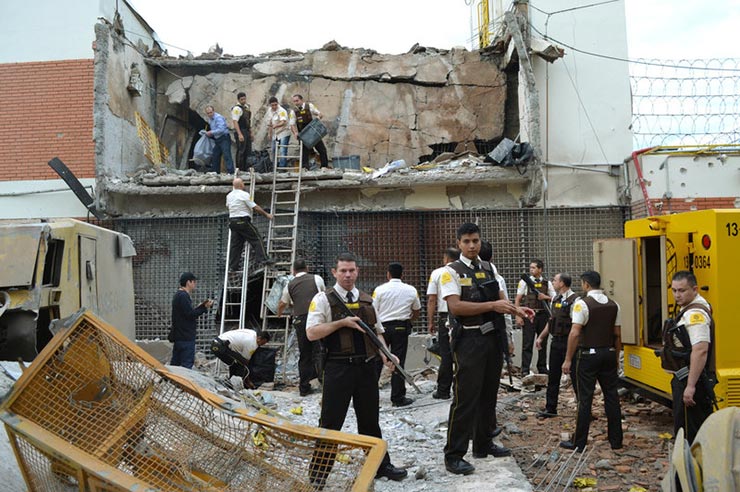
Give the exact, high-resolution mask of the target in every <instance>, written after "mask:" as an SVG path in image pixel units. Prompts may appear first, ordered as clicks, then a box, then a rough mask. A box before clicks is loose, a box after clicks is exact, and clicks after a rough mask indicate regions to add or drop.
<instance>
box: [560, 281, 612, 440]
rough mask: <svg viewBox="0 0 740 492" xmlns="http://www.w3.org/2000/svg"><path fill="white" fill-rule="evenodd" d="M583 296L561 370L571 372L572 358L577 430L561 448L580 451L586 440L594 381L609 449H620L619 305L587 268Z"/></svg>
mask: <svg viewBox="0 0 740 492" xmlns="http://www.w3.org/2000/svg"><path fill="white" fill-rule="evenodd" d="M581 286H582V288H583V292H585V296H584V297H582V298H581V299H578V300H577V301H576V302H575V304H573V310H572V311H571V316H572V319H573V325H572V326H571V329H570V334H568V351H567V353H566V354H565V362H563V366H562V368H563V372H564V373H565V374H570V373H571V365H572V363H573V360H574V359H575V373H576V377H575V384H576V386H577V391H576V393H577V394H578V415H577V416H576V432H575V434H574V435H573V439H572V440H571V441H563V442H561V443H560V447H563V448H565V449H576V450H578V451H579V452H582V451H583V450H584V448H585V447H586V441H587V440H588V428H589V426H590V424H591V404H592V403H593V399H594V389H595V388H596V381H598V382H599V386H601V391H602V393H603V394H604V409H605V412H606V419H607V422H608V423H607V426H608V431H607V436H608V438H609V444H611V447H612V449H621V448H622V421H621V418H622V411H621V408H620V405H619V395H618V394H617V387H618V384H619V374H618V372H617V371H618V368H619V352H620V351H621V350H622V338H621V330H620V327H619V305H617V303H616V302H614V301H612V300H611V299H609V298H608V297H607V296H606V295H605V294H604V291H602V290H601V275H599V273H598V272H595V271H593V270H589V271H586V272H584V273H583V275H581Z"/></svg>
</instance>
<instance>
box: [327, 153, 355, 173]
mask: <svg viewBox="0 0 740 492" xmlns="http://www.w3.org/2000/svg"><path fill="white" fill-rule="evenodd" d="M331 163H332V165H333V166H334V169H355V170H357V171H359V170H360V156H359V155H347V156H336V157H332V159H331Z"/></svg>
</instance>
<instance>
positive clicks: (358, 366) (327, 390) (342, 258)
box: [306, 253, 408, 490]
mask: <svg viewBox="0 0 740 492" xmlns="http://www.w3.org/2000/svg"><path fill="white" fill-rule="evenodd" d="M358 272H359V269H358V267H357V262H356V260H355V257H354V255H352V254H350V253H342V254H341V255H339V257H338V258H337V262H336V267H335V268H332V274H333V275H334V278H335V279H336V281H337V283H336V284H335V285H334V287H332V288H330V289H328V290H327V291H326V292H319V293H318V294H316V295H315V296H314V298H313V300H312V301H311V304H310V305H309V308H308V319H307V320H306V336H307V337H308V339H309V340H311V341H315V340H321V344H322V346H323V348H324V353H325V359H326V362H325V364H324V384H323V393H322V397H321V417H320V419H319V426H320V427H323V428H324V429H332V430H341V428H342V425H343V424H344V419H345V418H346V416H347V410H348V409H349V403H350V401H352V404H353V406H354V409H355V415H356V416H357V432H358V433H359V434H364V435H366V436H373V437H378V438H381V439H382V437H383V436H382V434H381V431H380V424H379V422H378V415H379V395H378V378H377V373H376V370H375V361H376V359H377V357H380V358H381V359H382V361H383V363H384V364H386V365H387V366H388V367H389V368H393V367H394V366H395V367H396V370H398V359H396V357H395V356H394V355H392V354H390V352H388V348H387V347H386V346H385V344H384V342H383V340H382V338H380V337H378V336H377V334H378V333H382V332H383V327H382V325H381V324H380V323H379V322H378V318H377V314H376V313H375V308H374V307H373V299H372V297H370V295H369V294H367V293H365V292H362V291H360V290H359V289H357V287H355V282H356V281H357V275H358ZM369 327H373V329H370V328H369ZM404 372H405V371H404ZM402 374H403V373H402ZM336 455H337V448H336V445H333V444H331V443H328V442H324V441H319V442H318V443H317V447H316V449H315V450H314V453H313V457H312V458H311V463H310V464H309V474H310V475H309V479H310V481H311V483H312V484H313V485H314V487H315V488H316V489H318V490H322V489H323V488H324V486H325V485H326V481H327V479H328V477H329V474H330V473H331V470H332V468H333V465H334V461H335V460H336ZM407 474H408V473H407V471H406V470H404V469H401V468H396V467H395V466H393V465H392V464H391V460H390V456H389V455H388V453H386V454H385V456H384V457H383V461H382V463H381V465H380V468H379V469H378V471H377V473H376V475H375V476H376V478H378V477H387V478H389V479H391V480H403V479H404V478H405V477H406V475H407Z"/></svg>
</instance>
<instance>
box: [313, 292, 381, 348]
mask: <svg viewBox="0 0 740 492" xmlns="http://www.w3.org/2000/svg"><path fill="white" fill-rule="evenodd" d="M331 292H334V288H331V289H327V291H326V294H327V298H328V299H329V304H330V306H331V320H332V321H338V320H340V319H342V318H345V317H346V316H345V315H344V313H343V311H342V309H341V307H340V305H339V304H337V303H338V302H339V301H336V300H333V299H332V298H333V297H334V296H329V294H330V293H331ZM337 294H339V293H338V292H337ZM340 297H341V296H340ZM359 297H360V298H359V299H357V300H356V301H354V302H352V303H351V304H345V306H347V307H348V308H349V310H350V311H352V314H354V315H355V316H357V317H358V318H360V319H361V320H362V321H364V322H365V324H367V325H368V326H369V327H370V328H372V329H375V323H376V322H377V320H376V318H375V310H374V309H373V298H372V297H370V295H369V294H366V293H365V292H362V291H360V296H359ZM323 341H324V345H325V347H326V349H327V351H328V353H329V356H333V355H340V356H341V355H346V356H348V357H349V356H353V355H366V356H367V357H374V356H375V355H377V349H376V348H375V345H373V342H372V341H370V338H369V337H368V336H367V335H365V334H364V333H362V332H360V331H359V330H355V329H353V328H340V329H338V330H337V331H335V332H333V333H331V334H330V335H327V336H326V338H324V340H323Z"/></svg>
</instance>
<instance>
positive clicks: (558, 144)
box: [522, 0, 632, 164]
mask: <svg viewBox="0 0 740 492" xmlns="http://www.w3.org/2000/svg"><path fill="white" fill-rule="evenodd" d="M592 3H593V2H590V1H587V0H579V1H574V0H550V1H549V2H546V3H543V4H542V8H543V10H547V11H548V12H555V11H558V10H562V9H570V8H574V7H578V6H583V5H588V4H592ZM529 12H530V22H531V24H532V26H533V27H534V28H536V29H537V30H539V31H540V32H542V33H544V34H547V35H548V36H549V37H551V38H553V39H556V40H558V41H561V42H562V43H565V44H568V45H570V46H573V47H575V48H578V49H581V50H585V51H589V52H593V53H598V54H604V55H609V56H614V57H618V58H627V28H626V20H625V11H624V2H615V3H608V4H602V5H597V6H594V7H590V8H582V9H577V10H571V11H568V12H563V13H558V14H553V15H550V16H547V15H545V14H543V13H541V12H539V11H538V10H535V9H534V8H530V9H529ZM531 35H532V36H533V37H535V36H539V35H538V34H537V32H535V31H534V29H532V31H531ZM556 44H557V43H556ZM561 47H562V48H564V49H565V56H564V57H563V58H561V59H558V60H556V61H555V62H554V63H552V64H550V63H548V62H546V61H544V60H543V59H541V58H540V57H538V56H533V57H532V61H533V68H534V71H535V76H536V79H537V87H538V90H539V93H540V113H541V114H540V122H541V130H542V132H541V133H542V134H541V140H542V154H543V158H544V160H545V162H554V163H568V164H595V163H600V164H605V163H610V164H619V163H621V162H622V161H623V159H624V158H625V157H627V156H628V155H629V154H630V153H631V152H632V132H631V131H630V129H629V126H630V124H631V120H632V111H631V97H630V85H629V72H628V67H627V63H625V62H621V61H614V60H607V59H604V58H600V57H596V56H591V55H586V54H582V53H578V52H576V51H574V50H572V49H569V48H566V47H565V46H561ZM524 116H525V115H522V121H525V117H524Z"/></svg>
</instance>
